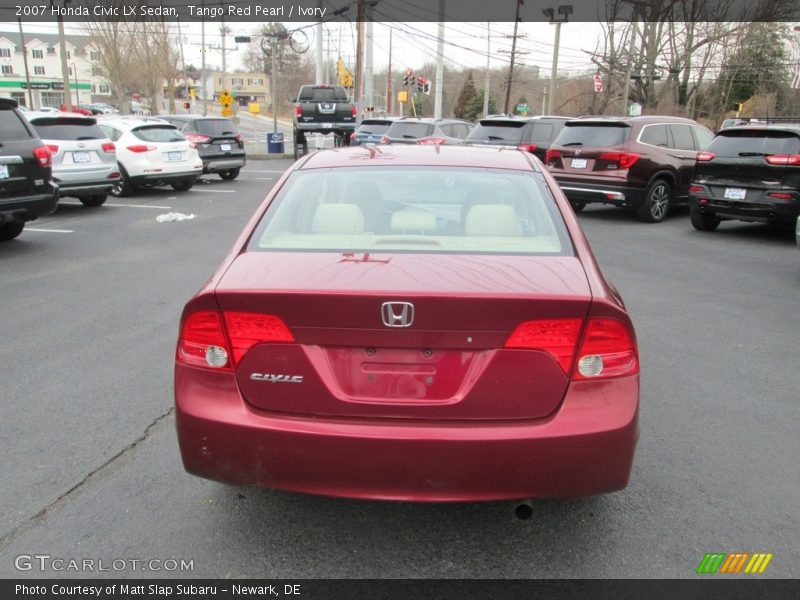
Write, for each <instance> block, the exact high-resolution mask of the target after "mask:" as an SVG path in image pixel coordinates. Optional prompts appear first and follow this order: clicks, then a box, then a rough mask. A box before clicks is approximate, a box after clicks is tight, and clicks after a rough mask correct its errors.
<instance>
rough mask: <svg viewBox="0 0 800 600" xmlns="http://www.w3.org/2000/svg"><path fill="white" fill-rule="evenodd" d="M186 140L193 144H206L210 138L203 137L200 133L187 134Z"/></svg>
mask: <svg viewBox="0 0 800 600" xmlns="http://www.w3.org/2000/svg"><path fill="white" fill-rule="evenodd" d="M186 139H187V140H189V141H190V142H192V143H193V144H207V143H208V142H210V141H211V136H208V135H203V134H201V133H187V134H186Z"/></svg>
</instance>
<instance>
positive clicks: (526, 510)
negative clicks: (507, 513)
mask: <svg viewBox="0 0 800 600" xmlns="http://www.w3.org/2000/svg"><path fill="white" fill-rule="evenodd" d="M514 516H515V517H517V518H518V519H519V520H520V521H527V520H528V519H530V518H531V517H532V516H533V502H532V501H531V500H522V501H520V502H519V503H518V504H517V506H516V508H514Z"/></svg>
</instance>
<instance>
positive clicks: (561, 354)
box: [505, 319, 581, 373]
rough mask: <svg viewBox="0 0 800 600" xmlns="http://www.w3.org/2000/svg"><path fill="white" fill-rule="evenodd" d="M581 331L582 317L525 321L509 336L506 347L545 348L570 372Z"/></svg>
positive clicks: (565, 370) (562, 367)
mask: <svg viewBox="0 0 800 600" xmlns="http://www.w3.org/2000/svg"><path fill="white" fill-rule="evenodd" d="M580 331H581V319H549V320H542V321H525V322H524V323H521V324H520V325H519V326H518V327H517V328H516V329H515V330H514V331H513V333H512V334H511V335H510V336H509V338H508V340H506V343H505V347H506V348H527V349H530V350H544V351H545V352H548V353H550V354H551V355H552V356H553V358H555V359H556V360H557V361H558V364H559V365H561V369H562V370H563V371H564V373H569V369H570V366H571V365H572V357H573V356H574V355H575V347H576V346H577V345H578V335H579V334H580Z"/></svg>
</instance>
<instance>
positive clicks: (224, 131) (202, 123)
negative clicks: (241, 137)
mask: <svg viewBox="0 0 800 600" xmlns="http://www.w3.org/2000/svg"><path fill="white" fill-rule="evenodd" d="M189 128H193V129H194V130H195V131H197V132H198V133H204V134H205V135H212V136H213V135H236V127H234V125H233V122H232V121H231V120H230V119H198V120H196V121H195V122H194V124H191V123H190V124H189Z"/></svg>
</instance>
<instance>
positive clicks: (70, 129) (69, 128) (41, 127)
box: [33, 118, 106, 141]
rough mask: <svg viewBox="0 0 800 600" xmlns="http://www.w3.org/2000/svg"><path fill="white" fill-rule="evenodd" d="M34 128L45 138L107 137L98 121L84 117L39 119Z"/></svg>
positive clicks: (70, 139)
mask: <svg viewBox="0 0 800 600" xmlns="http://www.w3.org/2000/svg"><path fill="white" fill-rule="evenodd" d="M33 128H34V129H35V130H36V133H38V134H39V137H40V138H42V139H43V140H69V141H79V140H100V139H103V138H105V137H106V134H105V133H103V130H102V129H100V127H99V126H98V125H97V124H96V123H91V122H88V121H85V120H83V119H64V118H61V119H38V120H36V121H34V123H33Z"/></svg>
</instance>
